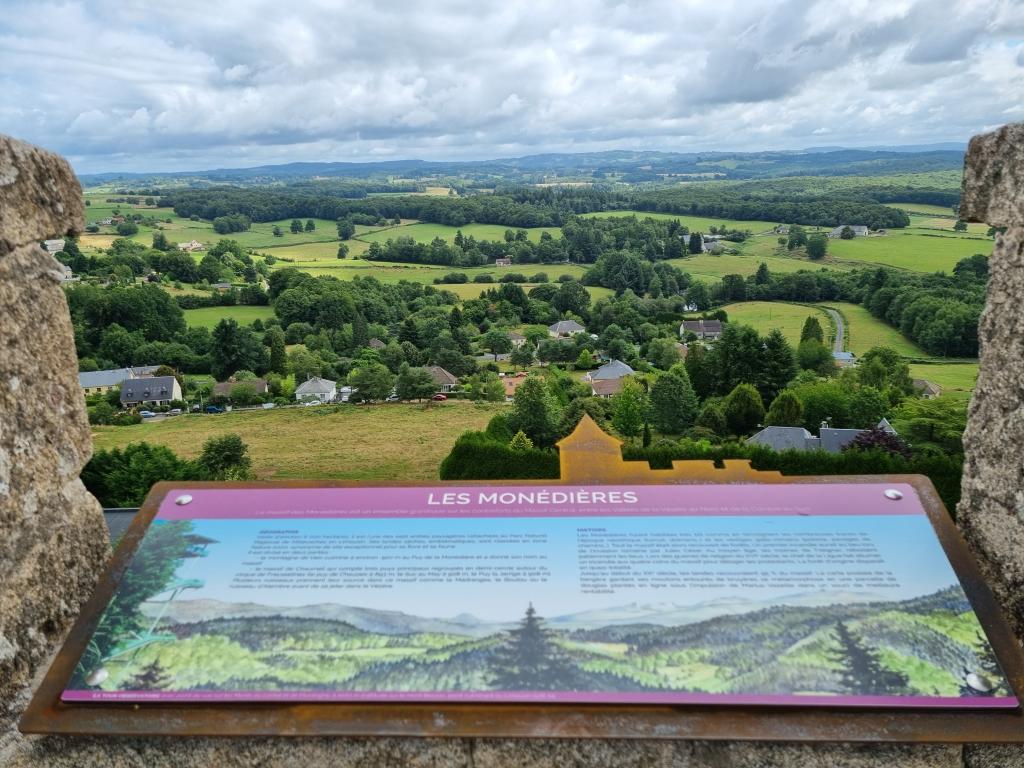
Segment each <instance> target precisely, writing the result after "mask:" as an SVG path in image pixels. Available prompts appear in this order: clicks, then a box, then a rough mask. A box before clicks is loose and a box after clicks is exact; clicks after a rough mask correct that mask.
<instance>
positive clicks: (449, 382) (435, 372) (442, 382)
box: [427, 365, 459, 394]
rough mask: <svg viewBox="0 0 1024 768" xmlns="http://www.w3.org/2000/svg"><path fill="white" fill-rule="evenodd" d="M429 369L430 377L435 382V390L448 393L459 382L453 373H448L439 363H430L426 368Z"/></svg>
mask: <svg viewBox="0 0 1024 768" xmlns="http://www.w3.org/2000/svg"><path fill="white" fill-rule="evenodd" d="M427 370H428V371H430V378H432V379H433V380H434V383H435V384H437V391H438V392H440V393H441V394H448V393H449V392H451V391H452V390H453V389H454V388H455V385H456V384H458V383H459V378H458V377H457V376H455V375H454V374H451V373H449V372H448V371H446V370H445V369H444V368H442V367H441V366H439V365H431V366H429V367H428V368H427Z"/></svg>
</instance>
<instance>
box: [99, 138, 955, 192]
mask: <svg viewBox="0 0 1024 768" xmlns="http://www.w3.org/2000/svg"><path fill="white" fill-rule="evenodd" d="M964 149H965V146H964V145H963V144H960V143H957V142H943V143H940V144H917V145H908V146H905V147H901V146H880V147H869V148H849V147H812V148H808V149H802V150H772V151H764V152H721V151H713V152H663V151H653V150H643V151H639V150H638V151H633V150H621V149H620V150H607V151H604V152H578V153H571V152H548V153H544V154H537V155H525V156H522V157H507V158H496V159H492V160H463V161H437V160H417V159H408V160H378V161H368V162H296V163H284V164H281V165H259V166H253V167H248V168H215V169H207V170H194V171H176V172H160V173H145V172H137V173H126V172H111V173H93V174H83V175H82V176H81V177H80V179H81V181H82V183H83V184H84V185H85V186H87V187H88V186H96V185H99V184H109V183H112V182H118V181H122V182H126V183H128V182H130V183H134V184H138V183H159V182H161V181H163V182H168V181H183V180H188V181H199V182H206V183H228V184H239V183H250V184H251V183H257V184H258V183H274V182H278V183H279V182H281V181H285V182H287V181H297V180H300V179H311V178H339V179H357V178H370V177H374V176H377V177H384V176H406V177H409V178H422V177H429V176H436V175H451V176H461V175H467V176H471V175H473V174H483V175H486V176H492V177H493V176H497V177H499V178H501V177H505V179H506V180H509V181H515V180H516V179H517V178H521V177H522V176H524V175H527V176H528V175H531V174H540V175H544V174H556V175H561V176H574V175H575V176H590V175H591V174H593V173H595V172H597V173H598V174H599V175H598V177H597V178H595V179H594V180H595V181H599V180H601V179H603V178H604V175H603V174H607V173H614V174H619V175H624V176H625V177H626V178H625V179H624V180H626V181H650V180H652V178H651V177H657V176H658V175H659V174H671V175H691V176H695V177H700V176H702V175H714V176H718V177H721V178H733V179H756V178H773V177H778V176H792V175H865V176H874V175H879V174H884V173H898V172H903V173H906V172H915V171H927V170H948V169H957V170H959V169H960V168H962V166H963V154H964Z"/></svg>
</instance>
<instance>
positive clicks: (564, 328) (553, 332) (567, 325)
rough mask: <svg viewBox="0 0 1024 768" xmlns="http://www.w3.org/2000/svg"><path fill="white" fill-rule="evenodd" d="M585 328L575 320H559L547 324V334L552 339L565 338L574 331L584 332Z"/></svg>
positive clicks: (574, 332)
mask: <svg viewBox="0 0 1024 768" xmlns="http://www.w3.org/2000/svg"><path fill="white" fill-rule="evenodd" d="M586 330H587V329H586V328H584V327H583V326H582V325H580V324H579V323H577V322H576V321H575V320H559V321H558V322H557V323H554V324H552V325H549V326H548V336H550V337H551V338H553V339H567V338H569V337H570V336H572V335H573V334H576V333H585V332H586Z"/></svg>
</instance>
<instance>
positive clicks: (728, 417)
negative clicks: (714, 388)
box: [725, 384, 764, 435]
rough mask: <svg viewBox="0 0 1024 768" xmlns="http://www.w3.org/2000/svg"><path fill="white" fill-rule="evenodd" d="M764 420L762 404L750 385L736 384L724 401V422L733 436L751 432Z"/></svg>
mask: <svg viewBox="0 0 1024 768" xmlns="http://www.w3.org/2000/svg"><path fill="white" fill-rule="evenodd" d="M763 420H764V403H763V401H762V400H761V395H760V394H758V391H757V390H756V389H754V387H753V385H751V384H737V385H736V387H735V389H733V391H732V392H730V393H729V396H728V397H727V398H726V399H725V422H726V424H727V425H728V426H729V429H730V431H731V432H732V433H733V434H734V435H746V434H748V433H749V432H752V431H753V430H754V428H755V427H757V425H758V424H760V423H761V422H762V421H763Z"/></svg>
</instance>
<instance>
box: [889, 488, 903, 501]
mask: <svg viewBox="0 0 1024 768" xmlns="http://www.w3.org/2000/svg"><path fill="white" fill-rule="evenodd" d="M885 498H887V499H891V500H892V501H899V500H900V499H902V498H903V494H902V493H900V492H899V491H897V490H896V489H895V488H889V489H888V490H887V491H886V492H885Z"/></svg>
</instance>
